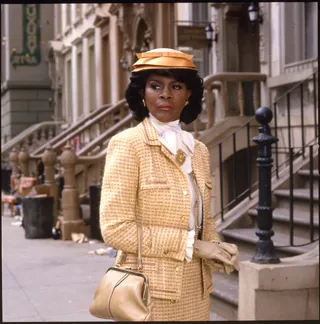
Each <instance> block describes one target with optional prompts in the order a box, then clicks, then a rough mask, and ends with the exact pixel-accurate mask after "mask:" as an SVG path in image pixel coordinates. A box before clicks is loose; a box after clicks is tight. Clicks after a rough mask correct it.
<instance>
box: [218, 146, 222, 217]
mask: <svg viewBox="0 0 320 324" xmlns="http://www.w3.org/2000/svg"><path fill="white" fill-rule="evenodd" d="M219 176H220V204H221V220H222V221H223V165H222V143H219Z"/></svg>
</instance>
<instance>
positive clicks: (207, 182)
mask: <svg viewBox="0 0 320 324" xmlns="http://www.w3.org/2000/svg"><path fill="white" fill-rule="evenodd" d="M206 186H207V188H208V189H210V190H212V182H211V181H206Z"/></svg>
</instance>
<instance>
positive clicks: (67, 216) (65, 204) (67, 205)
mask: <svg viewBox="0 0 320 324" xmlns="http://www.w3.org/2000/svg"><path fill="white" fill-rule="evenodd" d="M77 160H78V158H77V155H76V154H75V152H74V151H73V150H72V149H71V146H70V144H69V143H68V144H67V145H66V146H65V148H64V151H63V153H62V155H61V157H60V163H61V165H62V167H63V168H64V187H63V191H62V204H61V205H62V214H63V221H62V239H63V240H70V239H71V233H72V232H74V233H79V232H82V231H83V221H82V220H81V219H80V215H79V193H78V190H77V188H76V177H75V167H76V163H77Z"/></svg>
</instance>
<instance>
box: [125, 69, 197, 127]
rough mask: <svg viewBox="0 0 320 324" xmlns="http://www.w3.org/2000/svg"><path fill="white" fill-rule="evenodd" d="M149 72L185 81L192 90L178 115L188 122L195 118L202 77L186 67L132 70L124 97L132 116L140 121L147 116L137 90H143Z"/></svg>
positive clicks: (182, 120)
mask: <svg viewBox="0 0 320 324" xmlns="http://www.w3.org/2000/svg"><path fill="white" fill-rule="evenodd" d="M150 74H158V75H161V76H167V77H173V78H175V79H176V80H177V81H178V82H182V83H185V84H186V86H187V89H189V90H192V94H191V96H190V98H189V104H188V105H186V106H185V107H184V108H183V110H182V112H181V115H180V121H181V122H183V123H185V124H190V123H192V122H193V121H194V120H196V119H197V117H198V115H199V114H200V113H201V110H202V97H203V79H202V78H200V77H199V75H198V72H197V71H194V70H187V69H150V70H143V71H140V72H132V76H131V77H130V83H129V85H128V87H127V89H126V92H125V97H126V100H127V102H128V104H129V109H130V110H131V111H132V114H133V118H134V119H135V120H137V121H142V120H144V119H145V117H147V116H149V111H148V109H147V108H146V107H145V106H144V105H143V102H142V98H141V95H140V93H139V91H141V90H144V89H145V87H146V82H147V79H148V77H149V75H150Z"/></svg>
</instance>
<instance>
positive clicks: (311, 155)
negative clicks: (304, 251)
mask: <svg viewBox="0 0 320 324" xmlns="http://www.w3.org/2000/svg"><path fill="white" fill-rule="evenodd" d="M309 150H310V154H309V156H310V161H309V169H310V199H309V203H310V241H311V242H313V241H314V236H313V231H314V224H313V212H314V209H313V207H314V199H313V183H314V179H313V145H310V146H309Z"/></svg>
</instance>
